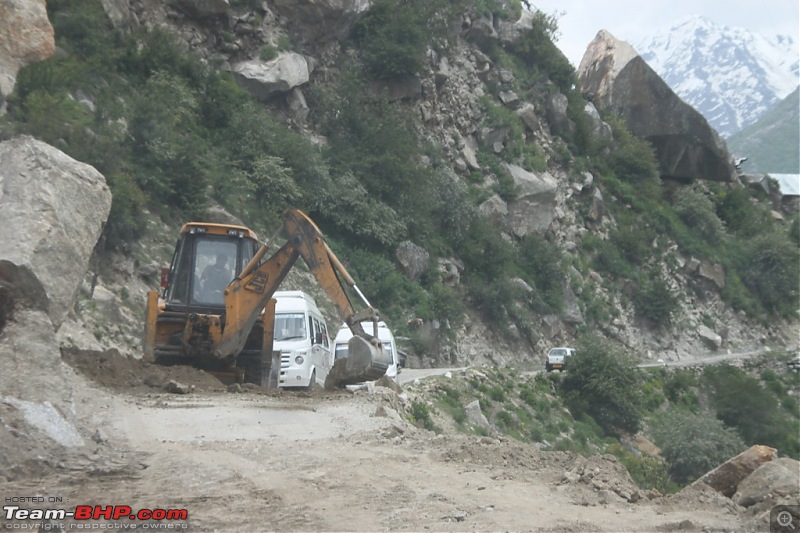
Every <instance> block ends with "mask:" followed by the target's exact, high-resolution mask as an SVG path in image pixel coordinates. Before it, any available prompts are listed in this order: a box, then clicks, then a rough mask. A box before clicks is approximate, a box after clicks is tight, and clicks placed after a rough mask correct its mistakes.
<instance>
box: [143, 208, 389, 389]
mask: <svg viewBox="0 0 800 533" xmlns="http://www.w3.org/2000/svg"><path fill="white" fill-rule="evenodd" d="M281 219H282V221H283V230H284V232H285V233H286V236H287V241H286V243H285V244H283V246H281V248H279V249H278V250H277V251H276V252H275V253H274V254H272V255H271V256H270V257H269V258H265V257H266V255H267V252H268V250H269V247H270V245H271V243H272V241H273V240H274V239H275V237H274V236H273V238H272V239H270V240H269V241H268V242H266V243H265V244H263V245H259V243H258V240H257V237H256V235H255V234H254V233H253V232H252V231H251V230H249V229H248V228H246V227H243V226H236V225H228V224H212V223H204V222H190V223H188V224H186V225H184V226H183V228H182V229H181V233H180V238H179V239H178V243H177V245H176V247H175V254H174V256H173V259H172V263H171V265H170V267H169V269H164V271H162V273H161V287H162V290H161V291H158V290H152V291H150V292H148V295H147V311H146V318H145V328H144V357H145V359H146V360H150V361H153V362H156V363H160V364H167V365H171V364H188V365H192V366H195V367H197V368H202V369H204V370H207V371H210V372H212V373H214V374H215V375H217V376H219V377H221V378H223V379H225V378H227V380H228V381H236V382H242V381H245V382H251V383H256V384H258V385H261V386H264V387H269V386H275V385H274V376H275V375H276V372H277V371H278V369H277V368H276V366H279V365H280V358H279V354H276V355H275V356H274V355H273V351H272V341H273V329H274V320H275V300H274V299H273V298H272V296H273V294H274V293H275V291H276V290H277V289H278V286H279V285H280V284H281V282H282V281H283V279H284V278H285V277H286V275H287V274H288V272H289V270H290V269H291V268H292V267H293V266H294V264H295V262H296V261H297V259H298V257H302V258H303V260H304V261H305V263H306V264H307V265H308V268H309V270H310V271H311V273H312V274H313V275H314V276H315V277H316V279H317V281H318V282H319V284H320V285H321V286H322V288H323V289H324V290H325V292H326V294H327V295H328V297H329V298H330V299H331V300H332V301H333V303H334V304H336V307H337V308H338V310H339V313H340V315H341V318H342V319H343V320H344V321H345V323H347V325H348V326H349V327H350V329H351V330H352V332H353V338H352V339H351V340H350V344H349V346H348V357H347V358H346V359H340V360H337V361H336V362H335V364H334V366H333V367H332V368H331V370H330V371H329V372H328V376H327V379H326V380H325V387H326V388H329V389H330V388H336V387H343V386H345V385H348V384H352V383H359V382H362V381H369V380H374V379H378V378H380V377H381V376H383V375H384V373H385V372H386V369H387V368H388V367H389V365H390V364H391V362H392V361H391V354H387V353H384V350H383V346H382V344H381V342H380V341H379V340H378V339H376V338H374V337H373V336H371V335H368V334H367V333H366V332H365V331H364V329H363V328H362V326H361V322H362V321H365V320H367V321H373V322H375V323H376V324H377V322H378V320H379V316H378V312H377V310H375V309H374V308H373V307H372V306H371V305H370V304H369V302H368V301H367V299H366V298H365V297H364V295H363V294H362V293H361V291H360V290H359V289H358V287H357V286H356V284H355V282H354V281H353V278H352V277H351V276H350V274H349V273H348V272H347V270H346V269H345V268H344V265H342V263H341V262H340V261H339V260H338V259H337V258H336V256H335V255H334V253H333V252H332V251H331V249H330V248H329V247H328V245H327V243H326V242H325V239H324V238H323V236H322V233H321V232H320V230H319V228H318V227H317V226H316V224H314V222H313V221H312V220H311V219H310V218H308V216H306V215H305V214H304V213H303V212H301V211H299V210H298V209H293V208H289V209H286V210H285V211H284V212H283V214H282V215H281ZM276 236H277V233H276ZM345 285H347V286H349V287H350V289H351V292H354V293H355V294H357V295H358V296H359V298H361V300H362V301H363V304H364V309H362V310H361V311H358V312H357V311H356V310H355V308H354V307H353V305H352V303H351V301H350V297H349V296H348V292H347V290H346V287H345ZM375 331H377V327H376V328H375ZM270 376H272V377H273V379H272V381H271V380H270Z"/></svg>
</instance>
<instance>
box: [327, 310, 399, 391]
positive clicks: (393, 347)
mask: <svg viewBox="0 0 800 533" xmlns="http://www.w3.org/2000/svg"><path fill="white" fill-rule="evenodd" d="M361 327H362V328H364V332H366V333H367V334H368V335H372V336H373V337H378V339H379V340H380V341H381V343H383V349H384V351H386V352H387V353H389V354H391V356H392V364H390V365H389V368H387V369H386V375H387V376H389V377H390V378H392V379H394V380H396V379H397V374H399V373H400V364H399V357H398V355H397V342H395V340H394V335H392V330H390V329H389V326H387V325H386V322H383V321H381V322H378V333H377V335H376V334H375V331H374V323H373V322H371V321H366V322H362V323H361ZM352 337H353V332H352V331H350V328H349V327H347V324H342V327H341V328H339V332H338V333H337V334H336V340H335V341H334V343H333V345H334V361H335V360H336V359H342V358H344V357H347V343H348V341H349V340H350V339H351V338H352Z"/></svg>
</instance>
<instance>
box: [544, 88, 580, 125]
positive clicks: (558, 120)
mask: <svg viewBox="0 0 800 533" xmlns="http://www.w3.org/2000/svg"><path fill="white" fill-rule="evenodd" d="M568 104H569V101H568V100H567V97H566V96H564V95H563V94H561V93H554V94H552V95H550V97H548V98H546V99H545V112H546V113H547V121H548V122H549V123H550V126H551V127H552V128H553V132H554V133H556V134H558V135H572V134H573V133H574V132H575V124H573V122H572V120H570V118H569V115H568V114H567V105H568Z"/></svg>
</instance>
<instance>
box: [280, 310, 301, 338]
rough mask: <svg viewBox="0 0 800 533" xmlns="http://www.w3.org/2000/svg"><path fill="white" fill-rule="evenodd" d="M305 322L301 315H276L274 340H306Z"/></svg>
mask: <svg viewBox="0 0 800 533" xmlns="http://www.w3.org/2000/svg"><path fill="white" fill-rule="evenodd" d="M307 338H308V335H307V334H306V320H305V315H304V314H303V313H278V314H276V315H275V340H276V341H288V340H292V339H307Z"/></svg>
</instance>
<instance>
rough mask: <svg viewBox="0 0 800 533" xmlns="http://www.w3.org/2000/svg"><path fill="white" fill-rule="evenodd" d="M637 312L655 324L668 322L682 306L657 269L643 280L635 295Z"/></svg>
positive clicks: (634, 300)
mask: <svg viewBox="0 0 800 533" xmlns="http://www.w3.org/2000/svg"><path fill="white" fill-rule="evenodd" d="M633 302H634V304H635V305H636V312H637V314H639V315H640V316H642V317H644V318H646V319H648V320H650V321H652V322H653V323H655V324H659V325H661V324H668V323H670V322H671V320H672V318H673V317H674V315H675V313H677V311H678V309H679V308H680V300H679V299H678V297H677V295H675V293H673V292H672V290H670V288H669V285H667V282H666V281H664V279H663V278H662V277H661V275H660V274H659V273H658V272H656V271H650V272H649V273H648V274H647V275H646V276H644V277H643V279H642V280H641V283H640V286H639V290H637V291H636V293H635V294H634V296H633Z"/></svg>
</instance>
